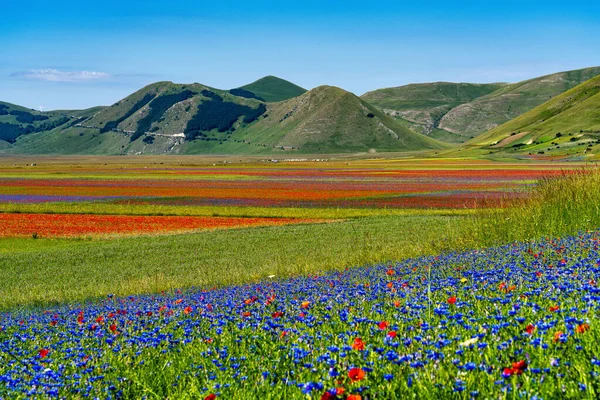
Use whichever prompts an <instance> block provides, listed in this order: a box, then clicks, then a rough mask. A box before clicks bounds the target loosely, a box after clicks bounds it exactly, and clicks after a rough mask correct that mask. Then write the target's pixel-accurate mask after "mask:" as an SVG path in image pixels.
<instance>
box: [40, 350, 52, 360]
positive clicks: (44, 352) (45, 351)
mask: <svg viewBox="0 0 600 400" xmlns="http://www.w3.org/2000/svg"><path fill="white" fill-rule="evenodd" d="M48 354H50V350H48V349H41V350H40V352H39V356H40V358H46V356H47V355H48Z"/></svg>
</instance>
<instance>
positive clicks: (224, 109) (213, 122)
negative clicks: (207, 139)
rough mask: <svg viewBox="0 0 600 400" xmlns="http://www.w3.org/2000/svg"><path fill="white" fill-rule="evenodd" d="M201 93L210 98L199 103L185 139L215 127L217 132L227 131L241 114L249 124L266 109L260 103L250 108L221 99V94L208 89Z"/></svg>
mask: <svg viewBox="0 0 600 400" xmlns="http://www.w3.org/2000/svg"><path fill="white" fill-rule="evenodd" d="M201 94H202V95H203V96H204V97H208V98H209V99H210V100H209V101H204V102H202V103H200V104H199V105H198V110H197V112H196V114H195V115H194V117H192V119H191V120H190V121H189V122H188V124H187V127H186V129H185V137H186V139H187V140H193V139H195V138H196V137H198V136H204V135H203V132H208V131H211V130H213V129H217V130H218V131H219V132H227V131H229V130H231V129H232V128H233V124H234V123H235V122H236V121H237V120H238V119H239V118H240V117H241V116H244V119H243V122H244V123H246V124H249V123H251V122H253V121H255V120H256V119H257V118H258V117H260V116H261V115H262V114H264V113H265V111H267V108H266V107H265V105H264V104H260V105H259V106H258V107H257V108H252V107H248V106H245V105H242V104H236V103H232V102H229V101H223V98H222V97H221V96H219V95H218V94H216V93H214V92H211V91H208V90H203V91H202V92H201Z"/></svg>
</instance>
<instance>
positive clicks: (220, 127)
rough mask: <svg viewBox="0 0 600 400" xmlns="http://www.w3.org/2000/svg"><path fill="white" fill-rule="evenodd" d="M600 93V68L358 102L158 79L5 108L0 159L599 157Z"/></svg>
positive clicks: (435, 87) (277, 83) (432, 86)
mask: <svg viewBox="0 0 600 400" xmlns="http://www.w3.org/2000/svg"><path fill="white" fill-rule="evenodd" d="M599 87H600V67H593V68H585V69H581V70H576V71H568V72H560V73H556V74H552V75H546V76H543V77H539V78H534V79H529V80H526V81H523V82H518V83H512V84H509V83H489V84H477V83H450V82H434V83H420V84H410V85H405V86H399V87H393V88H385V89H379V90H375V91H371V92H368V93H365V94H364V95H362V96H360V97H358V96H356V95H354V94H352V93H350V92H347V91H345V90H343V89H341V88H337V87H332V86H319V87H316V88H313V89H311V90H306V89H304V88H302V87H300V86H298V85H295V84H293V83H291V82H288V81H286V80H284V79H281V78H277V77H274V76H267V77H264V78H261V79H259V80H257V81H256V82H253V83H250V84H248V85H245V86H241V87H238V88H234V89H230V90H221V89H216V88H212V87H209V86H206V85H202V84H199V83H192V84H176V83H173V82H157V83H153V84H151V85H148V86H146V87H144V88H142V89H140V90H138V91H137V92H135V93H133V94H131V95H130V96H127V97H126V98H124V99H122V100H120V101H118V102H117V103H115V104H113V105H111V106H109V107H94V108H91V109H87V110H76V111H72V110H58V111H50V112H39V111H35V110H31V109H27V108H24V107H20V106H17V105H13V104H10V103H3V102H0V154H223V155H227V154H277V153H296V154H302V153H304V154H318V153H362V152H370V153H373V152H390V151H392V152H409V151H421V152H425V153H427V152H435V153H440V154H445V153H448V154H453V153H454V152H457V151H466V152H469V151H471V152H472V151H476V152H478V154H494V153H503V154H504V153H517V154H523V155H540V154H556V155H573V156H578V155H579V156H581V155H588V156H590V155H592V154H595V146H596V144H597V143H598V140H597V139H599V138H600V133H599V130H600V99H599V96H600V95H599V94H598V91H600V89H599ZM597 136H598V138H597ZM557 146H558V148H557ZM462 154H466V153H462Z"/></svg>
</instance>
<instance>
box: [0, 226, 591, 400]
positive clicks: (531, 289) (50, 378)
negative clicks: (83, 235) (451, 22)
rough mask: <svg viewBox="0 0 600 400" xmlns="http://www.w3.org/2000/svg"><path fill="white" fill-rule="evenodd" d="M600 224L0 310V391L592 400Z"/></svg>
mask: <svg viewBox="0 0 600 400" xmlns="http://www.w3.org/2000/svg"><path fill="white" fill-rule="evenodd" d="M599 247H600V232H598V231H595V232H588V233H582V234H579V235H575V236H571V237H564V238H560V239H559V238H555V239H546V240H541V241H537V242H527V243H513V244H511V245H507V246H502V247H495V248H489V249H482V250H477V251H469V252H464V253H447V254H442V255H439V256H436V257H421V258H413V259H408V260H404V261H400V262H396V263H386V264H380V265H375V266H371V267H366V268H350V269H346V270H343V271H338V272H329V273H323V274H319V275H311V276H305V277H297V278H293V279H288V280H277V278H275V279H270V280H267V281H262V282H259V283H257V284H252V285H243V286H230V287H224V288H220V289H210V290H200V289H196V290H194V289H191V290H186V291H183V292H182V291H172V292H169V293H162V294H155V295H144V296H129V297H122V298H117V297H114V296H108V297H106V298H105V299H104V300H99V301H94V302H90V303H82V304H78V305H75V304H72V305H69V306H64V307H59V308H49V309H44V310H25V311H13V312H5V313H3V314H0V360H1V362H0V398H20V397H23V398H24V397H46V396H48V397H99V398H141V397H147V398H167V397H168V398H182V397H194V398H208V399H214V398H227V399H231V398H236V399H237V398H313V399H347V400H356V399H376V398H386V399H387V398H392V399H393V398H398V399H400V398H409V397H417V398H538V399H541V398H544V399H550V398H590V399H592V398H597V396H598V393H599V391H600V380H599V374H600V344H599V343H600V341H599V340H600V334H599V333H598V332H599V330H598V315H599V311H600V288H599V286H598V279H599V278H600V277H599V274H600V253H599Z"/></svg>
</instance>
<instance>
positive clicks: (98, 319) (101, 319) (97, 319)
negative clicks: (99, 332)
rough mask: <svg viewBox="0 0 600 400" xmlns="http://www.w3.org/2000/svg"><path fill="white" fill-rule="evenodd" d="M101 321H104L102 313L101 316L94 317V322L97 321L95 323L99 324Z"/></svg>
mask: <svg viewBox="0 0 600 400" xmlns="http://www.w3.org/2000/svg"><path fill="white" fill-rule="evenodd" d="M103 322H104V317H103V316H102V315H101V316H99V317H98V318H96V323H97V324H101V323H103Z"/></svg>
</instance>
